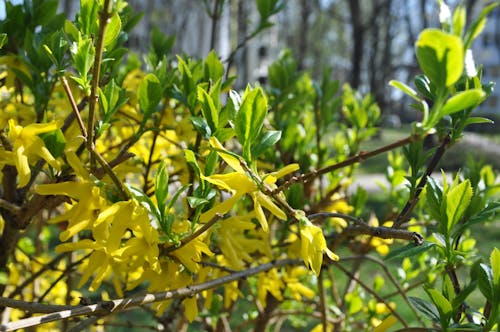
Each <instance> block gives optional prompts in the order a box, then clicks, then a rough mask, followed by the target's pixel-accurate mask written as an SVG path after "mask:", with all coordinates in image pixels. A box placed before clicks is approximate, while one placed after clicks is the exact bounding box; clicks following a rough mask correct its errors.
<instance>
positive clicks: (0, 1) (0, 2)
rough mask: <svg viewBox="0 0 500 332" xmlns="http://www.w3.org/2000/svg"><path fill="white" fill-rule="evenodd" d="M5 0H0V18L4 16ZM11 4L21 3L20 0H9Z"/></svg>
mask: <svg viewBox="0 0 500 332" xmlns="http://www.w3.org/2000/svg"><path fill="white" fill-rule="evenodd" d="M5 1H6V0H0V19H4V18H5ZM10 2H12V3H13V4H18V3H21V2H22V0H10Z"/></svg>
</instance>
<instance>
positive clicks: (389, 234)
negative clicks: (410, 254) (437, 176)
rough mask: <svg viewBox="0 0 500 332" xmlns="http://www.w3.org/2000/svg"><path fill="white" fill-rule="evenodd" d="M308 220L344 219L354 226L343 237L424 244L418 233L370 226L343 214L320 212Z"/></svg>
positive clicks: (345, 230)
mask: <svg viewBox="0 0 500 332" xmlns="http://www.w3.org/2000/svg"><path fill="white" fill-rule="evenodd" d="M308 218H309V219H315V218H342V219H344V220H346V221H351V222H353V223H354V225H352V226H349V227H347V228H344V230H343V231H342V233H341V234H342V235H343V236H354V235H371V236H375V237H379V238H382V239H401V240H411V241H414V242H415V244H417V245H421V244H422V243H423V242H424V238H423V236H422V235H420V234H419V233H417V232H410V231H407V230H404V229H395V228H392V227H385V226H370V225H368V224H367V223H365V222H363V220H362V219H360V218H356V217H353V216H349V215H347V214H343V213H338V212H320V213H315V214H311V215H309V216H308Z"/></svg>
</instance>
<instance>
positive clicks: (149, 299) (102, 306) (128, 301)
mask: <svg viewBox="0 0 500 332" xmlns="http://www.w3.org/2000/svg"><path fill="white" fill-rule="evenodd" d="M302 264H303V261H302V260H299V259H283V260H277V261H272V262H270V263H266V264H262V265H258V266H256V267H253V268H249V269H246V270H242V271H238V272H236V273H232V274H229V275H225V276H222V277H220V278H217V279H214V280H210V281H207V282H204V283H201V284H197V285H192V286H187V287H183V288H179V289H176V290H170V291H164V292H157V293H150V294H146V295H140V296H133V297H128V298H123V299H117V300H112V301H103V302H99V303H97V304H92V305H86V306H69V307H68V306H56V307H54V306H50V307H51V308H52V309H55V310H61V309H63V308H64V309H63V310H61V311H57V312H53V313H51V314H48V315H43V316H38V317H30V318H25V319H21V320H18V321H16V322H11V323H7V324H2V325H0V331H13V330H16V329H21V328H26V327H30V326H38V325H40V324H44V323H48V322H53V321H59V320H63V319H68V318H71V317H77V316H83V315H109V314H112V313H115V312H119V311H123V310H125V309H128V308H132V307H137V306H140V305H143V304H149V303H155V302H161V301H165V300H171V299H180V298H185V297H189V296H194V295H196V294H198V293H201V292H203V291H205V290H208V289H212V288H216V287H219V286H222V285H225V284H227V283H230V282H232V281H235V280H239V279H245V278H247V277H249V276H253V275H256V274H259V273H262V272H266V271H269V270H271V269H274V268H278V267H283V266H293V265H302ZM7 302H8V303H9V304H10V305H8V306H9V307H13V308H19V306H20V305H23V306H25V307H26V306H35V305H36V308H37V310H42V308H43V306H46V307H45V308H48V307H47V305H43V304H39V303H30V302H24V301H16V300H12V299H5V298H2V297H0V304H2V303H7ZM57 308H59V309H57Z"/></svg>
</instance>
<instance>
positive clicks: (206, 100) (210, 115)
mask: <svg viewBox="0 0 500 332" xmlns="http://www.w3.org/2000/svg"><path fill="white" fill-rule="evenodd" d="M198 101H199V102H200V104H201V112H202V114H203V116H204V117H205V120H207V123H208V125H209V127H210V129H211V131H212V133H214V132H215V131H216V130H217V127H218V126H219V110H218V109H217V108H216V107H215V104H214V101H213V99H212V97H211V96H210V95H209V94H208V93H207V92H206V91H205V89H203V88H202V87H201V86H198Z"/></svg>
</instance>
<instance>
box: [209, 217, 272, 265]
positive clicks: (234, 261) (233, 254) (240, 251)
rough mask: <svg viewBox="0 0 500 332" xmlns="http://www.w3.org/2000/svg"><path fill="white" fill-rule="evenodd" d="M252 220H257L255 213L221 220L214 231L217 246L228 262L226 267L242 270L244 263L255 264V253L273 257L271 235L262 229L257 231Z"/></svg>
mask: <svg viewBox="0 0 500 332" xmlns="http://www.w3.org/2000/svg"><path fill="white" fill-rule="evenodd" d="M252 218H255V213H253V212H252V213H250V214H248V215H246V216H234V217H230V218H227V219H224V220H221V221H219V222H218V225H219V227H218V228H217V230H216V231H214V233H215V240H216V241H217V245H218V247H219V248H220V250H221V252H222V254H223V255H224V257H225V258H226V260H227V263H226V265H227V266H228V267H231V268H232V269H242V268H244V262H247V263H251V262H253V261H254V260H255V259H254V258H252V256H251V254H252V253H255V252H260V253H262V254H263V255H265V256H266V257H268V258H271V257H272V253H271V247H270V245H269V241H268V237H269V235H268V234H267V233H264V232H263V231H262V230H261V229H259V230H257V229H256V228H255V224H254V223H253V222H252V221H251V220H252Z"/></svg>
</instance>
